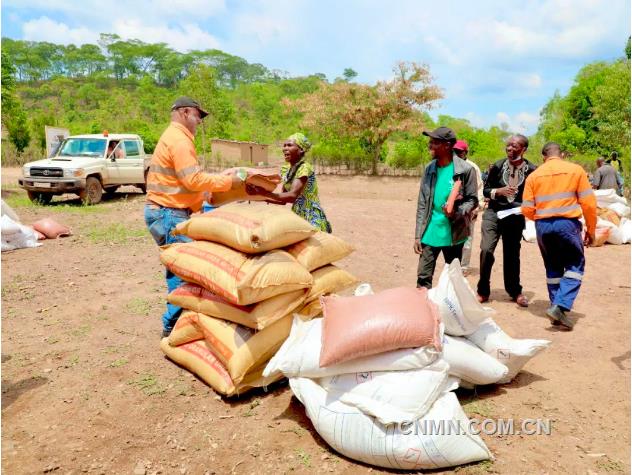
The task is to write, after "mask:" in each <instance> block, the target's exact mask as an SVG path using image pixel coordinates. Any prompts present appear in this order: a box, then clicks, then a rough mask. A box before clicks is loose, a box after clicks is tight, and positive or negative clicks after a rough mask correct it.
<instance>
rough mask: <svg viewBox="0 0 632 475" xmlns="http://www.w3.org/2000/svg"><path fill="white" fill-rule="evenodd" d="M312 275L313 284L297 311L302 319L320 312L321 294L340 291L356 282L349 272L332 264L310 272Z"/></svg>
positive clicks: (312, 316)
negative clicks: (301, 306)
mask: <svg viewBox="0 0 632 475" xmlns="http://www.w3.org/2000/svg"><path fill="white" fill-rule="evenodd" d="M312 277H313V278H314V284H313V285H312V288H311V289H310V291H309V293H308V294H307V297H306V298H305V304H304V305H303V308H301V309H300V310H299V311H298V312H297V313H298V314H299V315H300V316H301V318H302V319H303V320H307V319H310V318H314V317H315V316H317V315H320V314H321V313H322V308H321V305H320V297H321V296H323V295H329V294H333V293H336V292H341V291H343V290H344V289H346V288H349V287H351V286H352V285H354V284H356V283H357V282H358V280H357V279H356V278H355V277H354V276H352V275H351V274H349V272H347V271H346V270H343V269H340V268H339V267H336V266H334V265H328V266H325V267H321V268H320V269H317V270H315V271H314V272H312Z"/></svg>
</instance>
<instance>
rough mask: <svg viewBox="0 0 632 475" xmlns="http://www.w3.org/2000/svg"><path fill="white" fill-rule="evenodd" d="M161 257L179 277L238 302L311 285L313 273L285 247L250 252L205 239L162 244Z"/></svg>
mask: <svg viewBox="0 0 632 475" xmlns="http://www.w3.org/2000/svg"><path fill="white" fill-rule="evenodd" d="M160 261H161V262H162V263H163V264H164V265H165V266H166V267H167V269H169V270H170V271H171V272H173V273H174V274H176V275H177V276H178V277H180V278H182V279H183V280H186V281H187V282H192V283H194V284H198V285H201V286H202V287H204V288H205V289H207V290H210V291H211V292H213V293H214V294H217V295H220V296H222V297H224V298H225V299H226V300H228V301H229V302H232V303H235V304H238V305H250V304H252V303H255V302H261V301H262V300H266V299H269V298H271V297H274V296H275V295H280V294H285V293H288V292H292V291H294V290H299V289H305V288H308V287H311V285H312V281H313V279H312V276H311V274H310V273H309V272H308V271H307V269H305V268H304V267H303V266H302V265H300V264H299V263H298V262H296V259H294V258H293V257H292V256H290V255H289V254H288V253H287V252H285V251H280V250H276V251H270V252H267V253H265V254H260V255H257V256H250V255H248V254H244V253H242V252H238V251H235V250H234V249H230V248H228V247H226V246H223V245H221V244H217V243H214V242H206V241H194V242H188V243H176V244H170V245H168V246H163V247H162V250H161V252H160Z"/></svg>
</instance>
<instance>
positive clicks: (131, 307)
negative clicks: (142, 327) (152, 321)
mask: <svg viewBox="0 0 632 475" xmlns="http://www.w3.org/2000/svg"><path fill="white" fill-rule="evenodd" d="M125 308H126V309H127V311H128V312H129V313H132V314H134V315H142V316H143V317H147V316H149V314H150V313H151V304H150V303H149V302H148V301H147V300H146V299H143V298H140V297H135V298H133V299H132V300H130V301H129V302H127V304H126V305H125Z"/></svg>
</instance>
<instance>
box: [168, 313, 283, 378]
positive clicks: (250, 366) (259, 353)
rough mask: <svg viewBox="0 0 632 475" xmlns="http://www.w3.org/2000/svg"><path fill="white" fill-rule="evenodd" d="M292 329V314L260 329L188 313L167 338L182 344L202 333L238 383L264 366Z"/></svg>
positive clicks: (174, 344)
mask: <svg viewBox="0 0 632 475" xmlns="http://www.w3.org/2000/svg"><path fill="white" fill-rule="evenodd" d="M181 322H182V323H181ZM291 328H292V316H291V315H288V316H287V317H284V318H282V319H281V320H278V321H276V322H275V323H273V324H272V325H270V326H269V327H267V328H265V329H264V330H261V331H258V332H257V331H254V330H252V329H251V328H246V327H244V326H241V325H237V324H236V323H231V322H227V321H225V320H220V319H218V318H214V317H209V316H207V315H203V314H201V313H194V312H186V313H185V314H184V315H182V316H181V317H180V319H179V320H178V323H177V324H176V326H175V327H174V329H173V331H172V332H171V335H169V338H168V341H169V344H170V345H172V346H181V345H182V344H183V343H184V342H185V341H186V338H185V337H188V338H192V337H194V336H196V337H197V336H200V334H201V335H202V337H203V338H204V340H205V341H206V343H207V344H208V346H209V348H210V349H211V351H213V353H214V354H215V356H217V359H218V360H219V361H221V362H222V364H223V365H224V366H225V367H226V369H227V370H228V374H229V375H230V377H231V379H232V381H233V382H234V383H235V384H237V383H241V382H242V381H243V380H244V378H245V377H246V376H248V375H249V374H251V373H252V372H253V371H254V370H257V369H260V368H261V367H262V366H265V364H266V363H267V362H268V361H269V360H270V358H272V356H273V355H274V353H276V351H277V350H278V349H279V348H280V347H281V345H282V344H283V342H284V341H285V340H286V338H287V337H288V335H289V334H290V329H291ZM196 331H197V333H196ZM184 344H186V343H184Z"/></svg>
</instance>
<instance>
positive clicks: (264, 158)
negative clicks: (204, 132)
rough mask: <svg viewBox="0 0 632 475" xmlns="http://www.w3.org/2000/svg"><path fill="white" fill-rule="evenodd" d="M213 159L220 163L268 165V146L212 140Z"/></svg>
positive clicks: (236, 141)
mask: <svg viewBox="0 0 632 475" xmlns="http://www.w3.org/2000/svg"><path fill="white" fill-rule="evenodd" d="M211 157H212V158H213V160H215V161H217V162H219V163H232V164H235V165H246V164H249V165H251V166H256V165H267V164H268V145H267V144H260V143H256V142H240V141H238V140H224V139H213V140H211Z"/></svg>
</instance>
